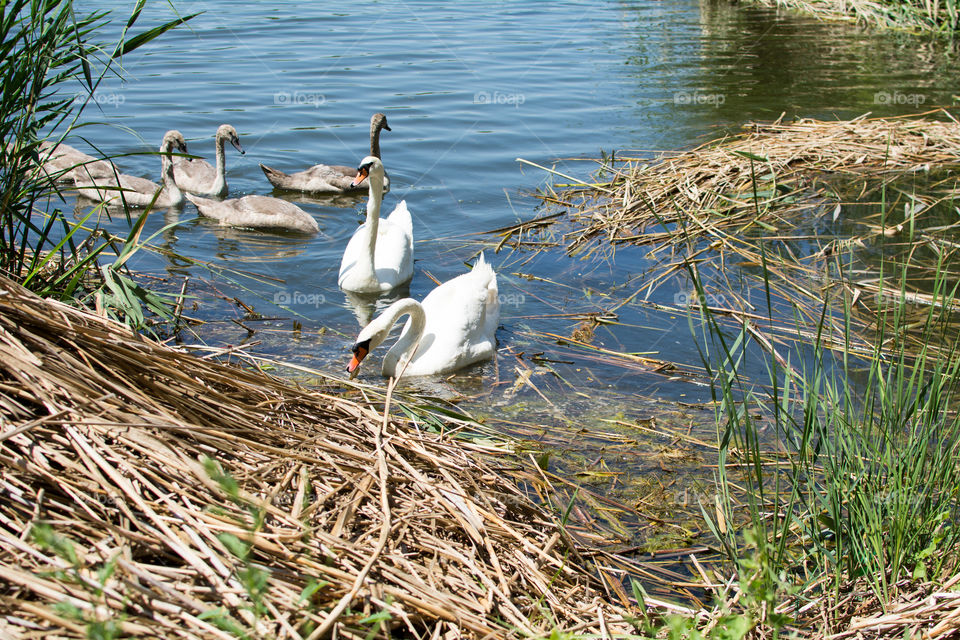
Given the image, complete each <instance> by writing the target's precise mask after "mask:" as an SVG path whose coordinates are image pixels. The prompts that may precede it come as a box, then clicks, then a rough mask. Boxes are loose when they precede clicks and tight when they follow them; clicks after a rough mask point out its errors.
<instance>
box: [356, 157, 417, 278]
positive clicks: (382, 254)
mask: <svg viewBox="0 0 960 640" xmlns="http://www.w3.org/2000/svg"><path fill="white" fill-rule="evenodd" d="M357 172H358V173H357V177H356V178H355V179H354V182H357V183H360V182H361V181H362V180H363V179H364V178H366V179H367V181H368V182H369V183H370V188H369V193H370V195H369V198H368V200H367V221H366V222H364V223H363V225H362V226H361V227H360V228H359V229H357V230H356V231H355V232H354V234H353V237H352V238H350V242H348V243H347V248H346V250H345V251H344V252H343V259H342V260H341V262H340V275H339V277H338V278H337V284H339V285H340V288H341V289H344V290H345V291H355V292H359V293H373V292H376V291H389V290H390V289H393V288H395V287H397V286H399V285H401V284H403V283H404V282H407V281H409V280H410V278H412V277H413V221H412V220H411V219H410V211H409V210H408V209H407V203H406V201H401V202H400V204H398V205H397V207H396V209H394V210H393V213H391V214H390V217H389V218H384V219H383V220H380V203H381V201H382V200H383V173H384V172H383V163H381V162H380V160H379V158H375V157H373V156H367V157H366V158H364V159H363V160H362V161H361V163H360V168H359V169H357Z"/></svg>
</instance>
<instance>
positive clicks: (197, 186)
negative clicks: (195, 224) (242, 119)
mask: <svg viewBox="0 0 960 640" xmlns="http://www.w3.org/2000/svg"><path fill="white" fill-rule="evenodd" d="M227 142H229V143H230V144H232V145H233V146H234V148H235V149H236V150H237V151H239V152H240V155H244V154H245V153H246V152H245V151H244V150H243V147H242V146H240V137H239V136H238V135H237V130H236V129H234V128H233V127H231V126H230V125H228V124H222V125H220V128H218V129H217V137H216V143H215V144H216V154H217V155H216V157H217V166H216V167H214V166H212V165H211V164H210V163H209V162H207V161H206V160H201V159H199V158H197V159H191V158H177V159H176V161H174V163H173V176H174V178H176V180H177V186H178V187H180V188H181V189H183V190H184V191H189V192H190V193H195V194H197V195H200V196H217V197H220V198H222V197H223V196H225V195H227V175H226V171H227V168H226V153H224V150H223V147H224V144H225V143H227Z"/></svg>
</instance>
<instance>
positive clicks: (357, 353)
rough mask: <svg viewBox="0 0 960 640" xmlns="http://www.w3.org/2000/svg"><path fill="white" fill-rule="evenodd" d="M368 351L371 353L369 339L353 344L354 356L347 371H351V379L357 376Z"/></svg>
mask: <svg viewBox="0 0 960 640" xmlns="http://www.w3.org/2000/svg"><path fill="white" fill-rule="evenodd" d="M368 353H370V341H369V340H364V341H363V342H360V343H357V344H355V345H354V346H353V357H352V358H351V359H350V364H348V365H347V371H349V372H350V379H351V380H353V379H354V378H356V377H357V374H358V373H360V363H361V362H363V359H364V358H366V357H367V354H368Z"/></svg>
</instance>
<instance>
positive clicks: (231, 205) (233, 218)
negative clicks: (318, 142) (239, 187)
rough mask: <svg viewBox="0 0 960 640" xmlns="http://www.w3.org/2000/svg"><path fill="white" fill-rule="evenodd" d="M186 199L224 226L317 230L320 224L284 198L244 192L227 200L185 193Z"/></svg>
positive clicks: (204, 214)
mask: <svg viewBox="0 0 960 640" xmlns="http://www.w3.org/2000/svg"><path fill="white" fill-rule="evenodd" d="M187 200H189V201H190V202H192V203H193V204H194V205H196V207H197V211H199V212H200V215H203V216H206V217H208V218H214V219H216V220H219V221H220V224H221V225H222V226H226V227H247V228H249V229H286V230H287V231H296V232H298V233H317V232H319V231H320V225H318V224H317V221H316V220H314V219H313V216H311V215H310V214H309V213H307V212H306V211H304V210H303V209H301V208H300V207H298V206H297V205H295V204H293V203H292V202H287V201H286V200H281V199H280V198H273V197H270V196H243V197H242V198H230V199H229V200H210V199H208V198H201V197H199V196H194V195H190V194H189V193H188V194H187Z"/></svg>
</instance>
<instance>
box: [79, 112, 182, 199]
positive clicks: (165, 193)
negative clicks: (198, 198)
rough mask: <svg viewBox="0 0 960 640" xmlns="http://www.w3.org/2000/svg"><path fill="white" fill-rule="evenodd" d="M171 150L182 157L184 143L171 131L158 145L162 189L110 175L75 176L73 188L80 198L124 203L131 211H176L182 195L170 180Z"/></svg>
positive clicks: (147, 181) (129, 178)
mask: <svg viewBox="0 0 960 640" xmlns="http://www.w3.org/2000/svg"><path fill="white" fill-rule="evenodd" d="M174 149H176V150H178V151H181V152H183V153H186V152H187V143H186V141H185V140H184V138H183V134H181V133H180V132H179V131H177V130H175V129H172V130H170V131H167V132H166V133H165V134H164V135H163V141H162V142H161V143H160V177H161V179H162V181H163V184H162V185H158V184H157V183H155V182H153V181H151V180H147V179H146V178H140V177H137V176H131V175H128V174H125V173H111V174H110V175H108V176H105V177H102V178H94V177H92V176H89V175H83V176H77V178H76V181H75V183H74V184H75V186H76V188H77V191H78V192H79V193H80V195H82V196H83V197H85V198H89V199H91V200H97V201H100V202H104V203H109V204H120V203H126V204H127V205H128V206H131V207H147V206H155V207H179V206H180V205H182V204H183V192H182V191H180V189H179V188H178V187H177V184H176V181H175V180H174V177H173V162H172V161H171V158H170V154H171V153H172V152H173V150H174ZM158 192H159V193H158Z"/></svg>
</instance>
